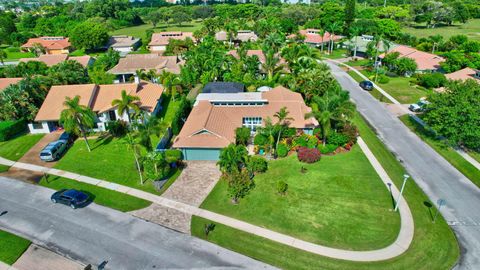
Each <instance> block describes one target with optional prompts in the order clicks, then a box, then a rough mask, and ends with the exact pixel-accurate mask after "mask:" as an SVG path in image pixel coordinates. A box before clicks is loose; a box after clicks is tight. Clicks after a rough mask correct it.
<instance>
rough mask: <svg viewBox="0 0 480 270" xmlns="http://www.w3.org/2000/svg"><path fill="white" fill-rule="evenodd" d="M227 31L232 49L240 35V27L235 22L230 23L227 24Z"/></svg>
mask: <svg viewBox="0 0 480 270" xmlns="http://www.w3.org/2000/svg"><path fill="white" fill-rule="evenodd" d="M225 31H226V32H227V36H228V39H229V40H230V43H229V46H230V47H232V44H233V43H232V42H233V39H234V38H235V37H236V36H237V34H238V25H237V23H236V22H235V21H229V22H227V23H226V24H225Z"/></svg>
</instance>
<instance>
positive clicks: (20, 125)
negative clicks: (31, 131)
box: [0, 120, 27, 142]
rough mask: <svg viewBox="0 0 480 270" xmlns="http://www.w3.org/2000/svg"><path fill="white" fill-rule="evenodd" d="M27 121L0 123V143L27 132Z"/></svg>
mask: <svg viewBox="0 0 480 270" xmlns="http://www.w3.org/2000/svg"><path fill="white" fill-rule="evenodd" d="M26 127H27V125H26V122H25V120H18V121H4V122H0V142H3V141H7V140H9V139H11V138H13V137H14V136H15V135H17V134H19V133H21V132H24V131H25V130H26Z"/></svg>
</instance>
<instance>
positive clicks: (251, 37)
mask: <svg viewBox="0 0 480 270" xmlns="http://www.w3.org/2000/svg"><path fill="white" fill-rule="evenodd" d="M215 39H216V40H219V41H229V39H228V34H227V32H225V31H220V32H217V33H216V34H215ZM235 40H239V41H242V42H246V41H257V40H258V36H257V35H256V34H255V32H253V31H250V30H238V31H237V35H236V36H235Z"/></svg>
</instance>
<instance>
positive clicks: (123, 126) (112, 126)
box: [106, 120, 127, 138]
mask: <svg viewBox="0 0 480 270" xmlns="http://www.w3.org/2000/svg"><path fill="white" fill-rule="evenodd" d="M106 129H107V131H108V133H110V135H112V136H113V137H117V138H118V137H123V136H125V134H127V122H125V121H122V120H117V121H110V122H108V123H107V127H106Z"/></svg>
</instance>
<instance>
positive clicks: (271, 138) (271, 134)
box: [257, 117, 277, 151]
mask: <svg viewBox="0 0 480 270" xmlns="http://www.w3.org/2000/svg"><path fill="white" fill-rule="evenodd" d="M257 131H258V132H259V133H260V134H262V135H263V136H266V137H267V140H268V148H269V151H271V150H272V149H273V147H274V144H275V134H276V133H277V127H276V126H275V125H274V124H273V123H272V119H271V118H270V117H267V119H265V125H264V126H263V127H259V128H258V129H257Z"/></svg>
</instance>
